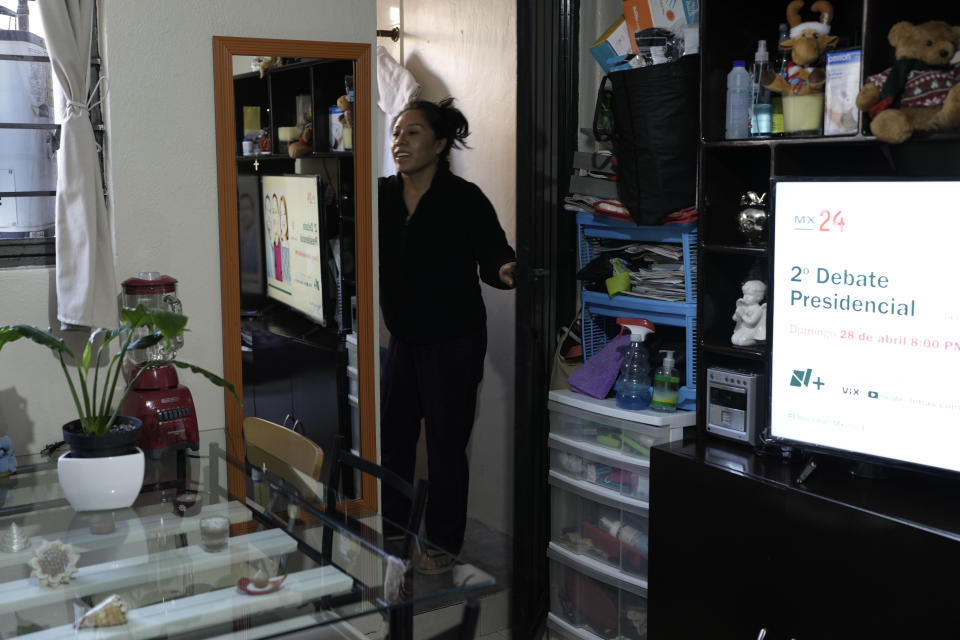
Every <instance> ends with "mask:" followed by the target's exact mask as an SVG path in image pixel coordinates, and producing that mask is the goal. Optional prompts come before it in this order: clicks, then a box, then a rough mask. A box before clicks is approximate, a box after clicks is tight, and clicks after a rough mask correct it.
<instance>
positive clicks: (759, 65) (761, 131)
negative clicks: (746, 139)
mask: <svg viewBox="0 0 960 640" xmlns="http://www.w3.org/2000/svg"><path fill="white" fill-rule="evenodd" d="M769 68H770V53H769V52H768V51H767V41H766V40H758V41H757V51H756V53H755V54H754V56H753V65H752V66H751V67H750V81H751V100H750V137H751V138H769V137H770V135H771V127H772V123H771V118H772V117H773V96H772V94H771V93H770V90H769V89H765V88H763V87H762V86H761V85H760V77H761V76H762V75H763V73H764V72H765V71H766V70H767V69H769Z"/></svg>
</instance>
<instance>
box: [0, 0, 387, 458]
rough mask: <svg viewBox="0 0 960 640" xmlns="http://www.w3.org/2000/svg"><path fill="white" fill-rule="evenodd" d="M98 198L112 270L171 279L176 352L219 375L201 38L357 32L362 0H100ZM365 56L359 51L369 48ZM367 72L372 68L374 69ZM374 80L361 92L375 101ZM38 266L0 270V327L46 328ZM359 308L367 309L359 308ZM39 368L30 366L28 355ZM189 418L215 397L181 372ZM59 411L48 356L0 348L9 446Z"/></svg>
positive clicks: (209, 109)
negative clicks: (113, 249) (175, 283)
mask: <svg viewBox="0 0 960 640" xmlns="http://www.w3.org/2000/svg"><path fill="white" fill-rule="evenodd" d="M102 4H103V7H102V16H101V17H102V24H103V27H102V29H103V32H102V33H103V41H104V42H103V58H104V73H105V74H106V75H107V76H108V77H109V89H110V90H109V94H108V96H107V99H106V110H105V115H106V121H107V132H108V144H107V154H106V160H107V168H106V173H107V180H108V186H109V189H110V192H111V196H110V200H109V202H108V207H109V209H110V210H111V212H112V214H113V216H114V221H115V232H116V243H117V260H116V264H117V275H118V280H124V279H126V278H127V277H129V276H131V275H136V273H137V272H138V271H145V270H151V271H161V272H163V273H168V274H170V275H172V276H174V277H176V278H178V279H179V280H180V285H179V286H180V297H181V299H182V301H183V308H184V313H186V314H187V315H188V316H189V317H190V322H189V325H188V328H189V329H190V331H189V333H188V334H187V336H186V346H185V348H184V350H183V352H182V356H183V358H184V359H186V360H188V361H191V362H195V363H196V364H199V365H200V366H203V367H206V368H209V369H211V370H213V371H220V372H222V371H223V353H222V346H221V325H220V262H219V235H218V234H219V232H218V216H217V171H216V155H215V144H214V143H215V139H214V105H213V44H212V36H214V35H224V36H245V37H260V38H288V39H303V40H333V41H346V42H367V43H370V45H371V46H375V39H376V38H375V32H374V29H375V23H376V4H375V0H349V1H344V0H285V2H283V3H273V2H263V1H262V0H204V1H203V2H197V1H195V0H163V1H162V2H156V1H154V0H103V3H102ZM371 58H373V56H371ZM374 77H375V76H374ZM375 89H376V88H375V87H371V91H372V92H374V93H372V94H371V95H372V96H373V97H374V101H375V100H376V94H375ZM53 291H54V281H53V271H52V270H51V269H15V270H4V271H0V299H2V300H4V303H3V304H2V305H0V325H3V324H9V323H27V324H36V325H39V326H42V327H46V326H49V325H51V324H53V325H55V324H56V320H55V300H54V294H53ZM371 313H373V310H371ZM38 361H39V362H40V363H41V364H42V366H37V364H36V363H37V362H38ZM181 377H182V379H183V381H184V382H185V383H187V384H189V385H190V387H191V389H192V391H193V394H194V400H195V402H196V404H197V412H198V415H199V416H200V417H201V418H200V421H201V428H218V427H219V428H222V425H223V416H224V413H223V396H222V393H221V392H220V390H219V389H216V388H214V387H213V386H212V385H210V384H209V383H206V382H205V381H201V380H196V379H194V378H193V376H192V374H187V373H181ZM72 413H73V408H72V403H71V401H70V400H69V396H68V395H67V394H66V389H65V383H64V382H63V381H62V379H61V378H60V374H59V368H58V366H57V364H56V361H55V360H53V358H52V357H51V356H50V355H49V354H48V353H46V352H41V350H40V349H39V348H37V347H34V346H33V345H22V344H21V343H16V344H12V345H10V346H9V347H7V348H5V349H4V351H3V353H2V354H0V434H4V433H9V434H11V436H12V437H13V439H14V448H15V449H16V450H17V451H18V452H27V451H37V450H39V448H40V447H42V446H43V445H44V444H46V443H48V442H51V441H53V440H60V439H61V438H60V426H61V425H62V424H63V423H64V422H66V420H67V419H69V417H70V416H71V414H72Z"/></svg>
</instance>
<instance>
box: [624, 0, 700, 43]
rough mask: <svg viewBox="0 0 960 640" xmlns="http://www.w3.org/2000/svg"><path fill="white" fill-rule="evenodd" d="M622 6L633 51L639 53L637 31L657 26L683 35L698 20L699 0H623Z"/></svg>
mask: <svg viewBox="0 0 960 640" xmlns="http://www.w3.org/2000/svg"><path fill="white" fill-rule="evenodd" d="M622 6H623V17H624V19H625V20H626V24H627V33H628V34H629V36H630V46H631V48H632V50H633V52H634V53H639V52H638V50H637V42H636V39H635V38H634V35H635V34H636V33H637V32H639V31H643V30H644V29H651V28H653V27H659V28H661V29H669V30H670V31H673V32H674V33H676V34H677V35H679V36H683V35H684V31H685V30H686V28H687V27H689V26H692V25H695V24H697V23H698V22H699V20H700V3H699V0H623V3H622Z"/></svg>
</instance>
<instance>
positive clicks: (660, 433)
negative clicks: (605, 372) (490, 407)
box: [547, 389, 697, 460]
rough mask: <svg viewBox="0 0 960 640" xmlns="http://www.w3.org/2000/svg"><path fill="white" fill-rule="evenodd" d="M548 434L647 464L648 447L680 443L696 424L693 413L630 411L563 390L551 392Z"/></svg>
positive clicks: (612, 402)
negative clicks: (620, 453) (663, 443)
mask: <svg viewBox="0 0 960 640" xmlns="http://www.w3.org/2000/svg"><path fill="white" fill-rule="evenodd" d="M547 407H548V409H549V410H550V433H553V434H556V435H558V436H561V437H563V438H566V439H567V440H573V441H579V442H585V443H589V444H594V445H598V446H601V447H605V448H607V449H613V450H616V451H620V452H622V453H623V454H625V455H627V456H632V457H634V458H638V459H642V460H649V459H650V447H652V446H653V445H655V444H660V443H662V442H672V441H674V440H682V439H683V430H684V428H686V427H690V426H693V425H694V424H695V423H696V420H697V414H696V412H694V411H676V412H674V413H661V412H658V411H652V410H649V409H643V410H640V411H632V410H629V409H621V408H619V407H617V406H616V401H615V400H612V399H608V400H597V399H596V398H591V397H590V396H585V395H583V394H579V393H574V392H573V391H569V390H566V389H562V390H557V391H551V392H550V396H549V401H548V403H547Z"/></svg>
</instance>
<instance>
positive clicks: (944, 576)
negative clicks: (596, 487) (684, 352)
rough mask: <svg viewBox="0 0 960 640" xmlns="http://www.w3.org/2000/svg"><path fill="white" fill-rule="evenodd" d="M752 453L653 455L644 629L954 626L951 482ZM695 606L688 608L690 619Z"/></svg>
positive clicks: (821, 632)
mask: <svg viewBox="0 0 960 640" xmlns="http://www.w3.org/2000/svg"><path fill="white" fill-rule="evenodd" d="M806 460H809V458H806V459H803V460H782V459H777V458H774V457H772V456H762V455H757V454H756V453H754V452H753V450H752V449H751V448H749V447H743V446H741V445H738V444H736V443H732V442H728V441H722V440H719V439H713V438H703V439H701V440H700V441H695V442H688V443H672V444H667V445H660V446H657V447H654V448H653V449H652V451H651V468H650V470H651V473H650V569H649V583H650V585H651V589H650V591H649V601H648V605H649V614H648V615H649V618H648V624H649V626H648V629H649V637H651V638H756V637H757V636H758V634H759V632H760V630H761V629H766V630H767V635H766V638H767V640H778V639H780V638H783V639H788V638H796V639H797V640H804V639H807V638H818V639H821V638H844V639H849V638H916V637H924V635H929V636H930V637H944V635H943V633H944V631H945V630H948V629H949V630H951V631H949V632H948V633H947V635H948V636H949V635H953V630H956V629H958V628H960V607H958V606H957V605H956V594H957V592H958V590H957V587H958V584H960V509H958V508H957V503H958V501H960V498H958V496H960V482H958V481H957V480H955V479H954V478H951V477H945V476H933V475H926V474H922V473H917V472H913V471H910V470H901V469H896V468H890V469H887V468H884V469H883V470H882V471H883V473H881V474H879V475H878V476H875V477H873V478H867V477H864V476H862V475H858V476H853V475H851V473H850V468H851V467H850V461H849V460H842V461H841V460H838V459H835V458H833V457H832V456H819V455H818V456H817V457H816V465H817V467H816V472H815V473H811V474H810V475H809V476H808V477H807V478H806V480H805V482H803V483H801V484H798V483H797V482H796V478H797V477H798V476H799V475H800V474H801V472H802V471H803V469H804V466H805V462H806ZM692 614H693V615H692Z"/></svg>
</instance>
